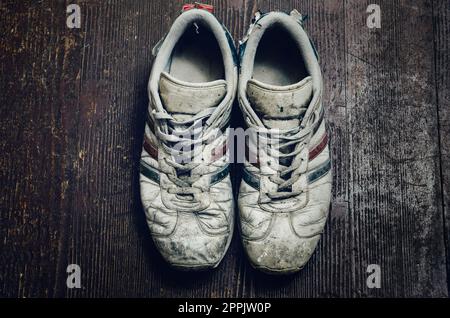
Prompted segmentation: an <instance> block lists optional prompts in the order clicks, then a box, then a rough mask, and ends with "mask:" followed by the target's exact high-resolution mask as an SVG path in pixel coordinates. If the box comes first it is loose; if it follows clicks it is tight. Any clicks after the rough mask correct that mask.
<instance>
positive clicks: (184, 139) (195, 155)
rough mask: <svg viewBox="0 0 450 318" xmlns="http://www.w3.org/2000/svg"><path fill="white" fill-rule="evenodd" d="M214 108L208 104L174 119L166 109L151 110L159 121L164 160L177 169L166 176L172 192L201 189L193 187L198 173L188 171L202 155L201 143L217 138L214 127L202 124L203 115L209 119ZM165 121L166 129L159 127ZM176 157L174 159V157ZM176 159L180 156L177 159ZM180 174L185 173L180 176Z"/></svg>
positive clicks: (197, 178) (189, 192)
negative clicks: (193, 173)
mask: <svg viewBox="0 0 450 318" xmlns="http://www.w3.org/2000/svg"><path fill="white" fill-rule="evenodd" d="M215 110H217V108H214V107H210V108H206V109H204V110H202V111H201V112H199V113H198V114H196V115H194V116H192V118H189V119H187V120H184V121H178V120H175V119H174V118H173V117H172V116H171V115H170V114H168V113H166V112H157V111H153V114H154V118H155V119H156V120H158V121H159V122H160V124H159V125H157V129H156V135H157V136H158V137H159V139H160V140H161V141H162V145H163V147H164V149H165V150H166V152H167V153H168V154H170V155H171V158H168V157H166V158H165V161H166V163H167V164H168V165H169V166H171V167H173V168H174V169H176V170H177V171H178V173H175V174H172V173H169V174H167V177H168V178H169V180H170V181H172V182H173V183H174V184H175V186H174V187H169V188H168V192H169V193H172V194H183V195H186V194H192V195H194V194H197V193H200V192H202V189H200V188H198V187H194V186H193V183H195V182H196V181H197V180H199V179H200V177H201V175H198V174H195V175H191V171H192V170H193V169H195V168H197V167H198V166H199V165H200V164H201V162H202V160H203V158H202V157H201V156H202V155H203V146H204V145H207V144H209V143H211V142H213V140H215V138H217V130H215V129H209V128H210V126H209V125H208V123H206V124H205V125H202V122H203V121H204V120H205V119H206V118H210V117H211V115H212V114H213V112H214V111H215ZM163 121H165V122H166V124H167V132H164V131H162V130H161V126H162V125H161V124H162V122H163ZM174 159H175V160H174ZM176 159H181V160H178V161H181V162H182V163H180V162H177V160H176ZM179 175H184V177H183V178H180V177H179Z"/></svg>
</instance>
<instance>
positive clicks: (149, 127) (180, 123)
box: [140, 9, 237, 269]
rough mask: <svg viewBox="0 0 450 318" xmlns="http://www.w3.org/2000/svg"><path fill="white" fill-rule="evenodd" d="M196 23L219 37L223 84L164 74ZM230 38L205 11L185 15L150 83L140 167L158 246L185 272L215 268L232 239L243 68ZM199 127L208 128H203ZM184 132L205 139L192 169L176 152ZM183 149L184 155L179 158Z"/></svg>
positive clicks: (148, 215)
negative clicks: (231, 143)
mask: <svg viewBox="0 0 450 318" xmlns="http://www.w3.org/2000/svg"><path fill="white" fill-rule="evenodd" d="M197 19H201V20H202V23H204V24H206V25H209V27H210V28H211V30H212V31H213V32H215V33H214V34H215V35H216V36H217V37H218V38H217V41H218V43H219V45H220V46H221V49H222V50H223V51H222V55H223V56H224V64H225V70H226V75H225V76H226V78H225V79H223V80H217V81H214V82H209V83H190V82H183V81H181V80H177V79H175V78H173V77H171V76H170V75H169V74H168V73H166V71H165V69H164V65H165V63H166V62H165V60H167V59H168V58H169V57H170V54H171V53H170V50H169V49H168V48H173V47H174V43H176V41H177V39H176V37H177V36H180V32H182V28H183V27H186V25H191V24H192V23H194V22H195V21H196V20H197ZM225 32H226V31H225V30H224V29H223V27H222V25H220V23H219V22H218V21H217V20H216V19H215V18H214V17H213V16H212V15H211V14H210V13H208V12H206V11H204V10H198V9H193V10H189V11H187V12H185V13H183V14H182V15H180V17H179V18H178V19H177V20H176V21H175V22H174V25H173V26H172V28H171V30H170V32H169V34H168V35H167V36H166V38H165V40H164V41H163V42H162V44H159V45H160V49H159V50H160V51H159V53H158V56H157V57H156V60H155V62H154V65H153V69H152V74H151V76H150V80H149V99H150V102H149V108H148V114H147V117H148V118H147V123H146V126H145V134H144V145H143V149H142V153H141V164H140V171H141V173H140V190H141V201H142V204H143V207H144V211H145V214H146V219H147V223H148V226H149V229H150V232H151V234H152V239H153V241H154V242H155V245H156V247H157V248H158V250H159V252H160V253H161V255H162V256H163V258H164V259H165V260H166V261H167V262H168V263H169V264H171V265H173V266H175V267H177V268H180V269H205V268H213V267H216V266H217V265H218V264H219V262H220V261H221V259H222V258H223V256H224V254H225V252H226V250H227V248H228V245H229V242H230V239H231V234H232V232H233V223H234V213H233V206H234V205H233V197H232V190H231V181H230V177H229V160H228V154H227V146H226V141H227V134H226V132H225V129H226V127H227V126H228V120H229V116H230V112H231V105H232V102H233V99H234V96H235V90H236V82H237V66H236V65H235V64H234V63H233V59H232V56H234V53H232V52H231V51H232V50H233V49H234V48H232V47H230V43H229V42H228V41H227V37H226V33H225ZM161 52H162V53H161ZM161 54H162V56H161ZM155 84H156V85H155ZM191 118H192V119H191ZM197 123H202V124H203V125H201V126H200V127H199V128H197V126H196V124H197ZM184 129H186V130H189V131H191V132H195V134H196V135H197V136H196V137H195V138H194V137H192V140H191V141H189V140H188V141H189V142H194V140H201V141H200V142H199V143H198V144H196V147H195V149H196V150H195V151H194V153H196V155H195V157H196V159H195V161H194V162H192V163H188V164H187V165H185V164H184V163H183V162H178V161H177V160H176V159H175V158H176V157H177V156H178V154H177V155H176V156H175V155H174V153H176V152H177V151H175V147H176V145H177V144H182V143H185V142H186V139H185V138H186V137H185V136H181V137H180V136H178V135H177V134H176V133H175V132H178V131H180V130H181V131H182V130H184ZM214 132H216V133H214ZM206 137H208V138H206ZM189 138H191V137H189ZM188 144H189V143H188ZM183 149H184V148H180V149H179V150H178V153H179V155H180V157H182V156H183V153H184V152H185V150H183ZM187 149H188V150H189V149H191V147H187ZM188 150H186V151H188ZM199 158H201V160H200V161H199V160H198V159H199ZM188 165H191V167H192V169H188V173H187V174H186V171H185V170H183V169H184V168H186V167H187V166H188Z"/></svg>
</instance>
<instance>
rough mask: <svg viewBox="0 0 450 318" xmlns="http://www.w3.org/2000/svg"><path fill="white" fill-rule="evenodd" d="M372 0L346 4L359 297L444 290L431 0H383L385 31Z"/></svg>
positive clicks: (356, 290) (443, 293)
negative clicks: (374, 19) (375, 278)
mask: <svg viewBox="0 0 450 318" xmlns="http://www.w3.org/2000/svg"><path fill="white" fill-rule="evenodd" d="M371 3H372V2H371V1H359V0H358V1H356V0H347V1H346V3H345V9H346V18H345V25H346V29H345V34H346V42H347V44H346V47H347V79H346V82H347V94H346V96H347V111H348V124H349V131H350V139H349V145H350V150H351V155H350V166H351V174H350V185H351V187H350V189H349V191H350V195H349V200H350V207H351V214H352V227H353V229H354V243H353V245H354V247H353V249H354V264H353V266H354V267H355V278H354V296H369V297H373V296H383V297H386V296H391V297H421V296H426V297H441V296H447V295H448V291H447V286H446V281H447V275H446V269H445V249H444V239H443V238H444V233H443V229H444V227H443V219H442V213H441V203H440V200H439V189H440V181H441V180H440V175H439V148H438V147H439V145H438V137H437V136H438V129H437V116H436V105H435V97H436V96H435V86H434V75H433V72H432V70H433V67H434V50H433V45H432V44H431V43H433V23H432V8H431V2H430V1H414V2H411V1H401V0H400V1H390V0H389V1H378V4H379V5H380V7H381V15H382V25H381V29H378V30H377V29H369V28H368V27H367V26H366V17H367V14H365V12H366V8H367V6H368V5H369V4H371ZM368 264H378V265H380V266H381V273H382V283H381V288H380V289H368V288H367V287H366V277H367V274H366V273H365V272H366V268H367V265H368Z"/></svg>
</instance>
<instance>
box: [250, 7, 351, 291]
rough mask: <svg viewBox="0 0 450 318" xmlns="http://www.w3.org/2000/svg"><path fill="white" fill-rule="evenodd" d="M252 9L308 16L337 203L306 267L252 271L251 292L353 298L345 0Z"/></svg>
mask: <svg viewBox="0 0 450 318" xmlns="http://www.w3.org/2000/svg"><path fill="white" fill-rule="evenodd" d="M248 8H249V9H251V11H250V12H246V15H247V16H248V17H249V18H247V19H246V20H249V19H250V17H251V16H252V14H253V12H254V11H256V10H258V9H261V10H262V11H264V12H268V11H271V10H282V11H285V12H290V11H291V10H292V9H297V10H299V11H300V12H301V13H302V14H307V15H308V17H309V18H308V20H307V21H306V23H305V28H306V31H307V32H308V34H309V35H310V37H311V39H312V40H313V41H314V43H315V45H316V48H317V50H318V52H319V56H320V65H321V68H322V72H323V77H324V84H325V92H324V105H325V108H326V112H327V119H328V124H329V127H330V131H331V150H332V155H333V173H334V177H333V203H332V209H331V211H330V217H329V220H328V222H327V225H326V228H325V231H324V234H323V237H322V239H321V240H320V243H319V246H318V248H317V250H316V252H315V253H314V255H313V257H312V258H311V260H310V262H309V263H308V264H307V265H306V267H305V268H304V269H303V270H302V271H301V272H300V273H299V274H296V275H294V276H290V277H283V278H280V277H268V276H267V275H263V274H260V273H258V272H256V271H254V270H252V269H249V268H247V269H246V271H247V272H248V274H247V275H246V277H247V280H246V285H247V286H248V287H246V289H245V290H246V294H245V295H246V296H252V297H261V296H263V297H264V296H266V297H318V296H320V297H349V296H350V295H351V278H352V275H351V270H352V269H351V245H350V238H351V237H350V223H349V222H350V217H349V213H348V207H347V206H348V195H347V192H348V174H349V171H348V168H349V166H348V158H349V151H348V132H347V123H346V105H345V55H344V53H345V37H344V34H345V33H344V23H343V21H344V6H343V2H342V1H249V5H248Z"/></svg>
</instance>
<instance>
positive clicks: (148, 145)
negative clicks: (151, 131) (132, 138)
mask: <svg viewBox="0 0 450 318" xmlns="http://www.w3.org/2000/svg"><path fill="white" fill-rule="evenodd" d="M144 149H145V151H147V153H148V154H149V155H150V157H152V158H153V159H156V160H158V148H156V147H155V146H154V145H153V144H152V142H151V141H150V139H149V138H148V137H147V136H146V135H144Z"/></svg>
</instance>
